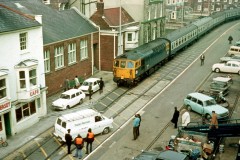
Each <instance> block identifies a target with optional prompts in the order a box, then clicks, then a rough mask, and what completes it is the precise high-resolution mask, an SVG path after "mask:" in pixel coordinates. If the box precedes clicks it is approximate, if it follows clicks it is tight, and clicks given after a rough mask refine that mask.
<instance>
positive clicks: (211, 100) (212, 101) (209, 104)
mask: <svg viewBox="0 0 240 160" xmlns="http://www.w3.org/2000/svg"><path fill="white" fill-rule="evenodd" d="M215 104H216V101H215V100H214V99H210V100H207V101H206V106H212V105H215Z"/></svg>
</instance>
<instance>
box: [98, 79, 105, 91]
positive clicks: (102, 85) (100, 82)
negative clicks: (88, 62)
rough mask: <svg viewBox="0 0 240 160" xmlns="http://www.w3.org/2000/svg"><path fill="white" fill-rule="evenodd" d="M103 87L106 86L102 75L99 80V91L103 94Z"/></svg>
mask: <svg viewBox="0 0 240 160" xmlns="http://www.w3.org/2000/svg"><path fill="white" fill-rule="evenodd" d="M103 87H104V81H103V80H102V77H101V78H100V81H99V93H100V94H102V92H103Z"/></svg>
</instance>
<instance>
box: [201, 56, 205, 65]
mask: <svg viewBox="0 0 240 160" xmlns="http://www.w3.org/2000/svg"><path fill="white" fill-rule="evenodd" d="M200 60H201V66H202V65H204V60H205V55H204V54H202V55H201V56H200Z"/></svg>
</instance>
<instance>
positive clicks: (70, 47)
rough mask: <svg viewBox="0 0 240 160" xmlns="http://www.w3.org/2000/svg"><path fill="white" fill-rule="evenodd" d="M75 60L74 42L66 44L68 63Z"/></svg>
mask: <svg viewBox="0 0 240 160" xmlns="http://www.w3.org/2000/svg"><path fill="white" fill-rule="evenodd" d="M74 62H76V43H71V44H69V45H68V64H72V63H74Z"/></svg>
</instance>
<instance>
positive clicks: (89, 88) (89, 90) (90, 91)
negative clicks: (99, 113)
mask: <svg viewBox="0 0 240 160" xmlns="http://www.w3.org/2000/svg"><path fill="white" fill-rule="evenodd" d="M92 91H93V90H92V83H89V86H88V94H89V100H91V99H92Z"/></svg>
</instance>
